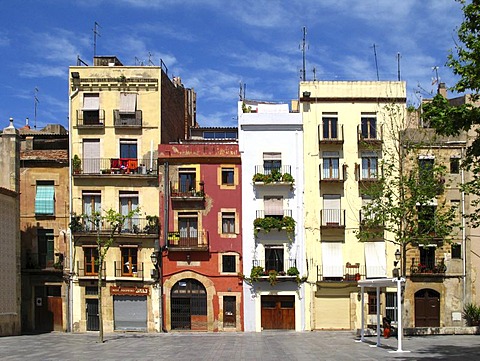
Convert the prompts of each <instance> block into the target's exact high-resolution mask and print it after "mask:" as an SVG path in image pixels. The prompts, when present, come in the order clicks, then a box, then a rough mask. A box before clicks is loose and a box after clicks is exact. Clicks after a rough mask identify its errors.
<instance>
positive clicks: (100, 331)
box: [98, 252, 103, 343]
mask: <svg viewBox="0 0 480 361" xmlns="http://www.w3.org/2000/svg"><path fill="white" fill-rule="evenodd" d="M99 254H100V252H99ZM98 261H99V265H98V342H99V343H103V307H102V278H103V277H102V276H103V257H99V259H98Z"/></svg>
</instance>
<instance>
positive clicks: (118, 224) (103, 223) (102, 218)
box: [71, 208, 140, 343]
mask: <svg viewBox="0 0 480 361" xmlns="http://www.w3.org/2000/svg"><path fill="white" fill-rule="evenodd" d="M139 211H140V210H139V209H138V208H137V209H134V210H131V211H129V212H128V213H127V214H121V213H119V212H117V211H115V210H113V209H111V208H110V209H108V210H107V211H105V213H104V214H102V213H100V212H93V213H92V214H88V215H87V214H82V215H81V216H80V217H81V218H82V219H83V220H84V222H85V224H87V225H88V226H89V228H90V229H95V230H96V231H97V233H96V244H97V254H98V258H97V259H96V260H95V265H96V266H98V317H99V334H98V338H99V342H100V343H103V310H102V287H103V279H104V272H105V269H104V263H105V259H106V257H107V253H108V250H109V249H110V247H111V246H112V244H113V243H114V241H115V239H116V238H117V237H118V235H119V234H120V232H121V230H122V227H123V225H124V224H125V222H126V221H127V220H128V219H131V218H133V217H134V216H135V215H136V214H138V213H139ZM74 224H75V223H71V227H73V226H74ZM103 227H104V228H105V229H106V230H108V231H107V232H102V228H103ZM73 231H75V230H74V229H73V228H72V232H73Z"/></svg>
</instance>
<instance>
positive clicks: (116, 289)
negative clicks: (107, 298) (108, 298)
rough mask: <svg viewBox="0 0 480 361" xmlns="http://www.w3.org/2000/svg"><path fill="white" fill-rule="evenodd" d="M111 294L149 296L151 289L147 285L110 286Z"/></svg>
mask: <svg viewBox="0 0 480 361" xmlns="http://www.w3.org/2000/svg"><path fill="white" fill-rule="evenodd" d="M110 294H111V295H123V296H148V295H149V294H150V291H149V288H147V287H122V286H110Z"/></svg>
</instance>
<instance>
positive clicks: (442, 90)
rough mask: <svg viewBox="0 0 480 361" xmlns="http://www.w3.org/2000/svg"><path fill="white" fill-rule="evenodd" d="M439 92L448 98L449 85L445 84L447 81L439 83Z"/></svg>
mask: <svg viewBox="0 0 480 361" xmlns="http://www.w3.org/2000/svg"><path fill="white" fill-rule="evenodd" d="M438 94H440V95H441V96H442V97H444V98H445V99H447V87H446V86H445V83H440V84H438Z"/></svg>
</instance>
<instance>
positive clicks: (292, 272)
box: [287, 266, 300, 277]
mask: <svg viewBox="0 0 480 361" xmlns="http://www.w3.org/2000/svg"><path fill="white" fill-rule="evenodd" d="M299 274H300V272H298V268H297V267H295V266H292V267H290V268H289V269H288V270H287V276H291V277H296V276H298V275H299Z"/></svg>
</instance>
